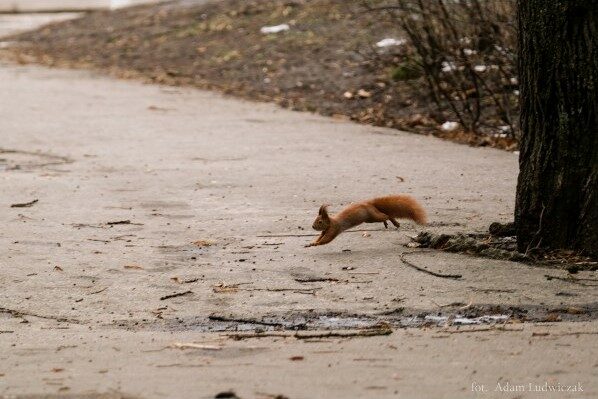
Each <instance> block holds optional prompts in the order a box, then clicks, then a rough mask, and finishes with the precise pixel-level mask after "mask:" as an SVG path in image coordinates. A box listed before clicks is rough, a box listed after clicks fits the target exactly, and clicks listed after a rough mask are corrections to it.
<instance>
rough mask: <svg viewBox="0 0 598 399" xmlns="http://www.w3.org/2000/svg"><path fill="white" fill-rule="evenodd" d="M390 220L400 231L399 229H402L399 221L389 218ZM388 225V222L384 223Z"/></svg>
mask: <svg viewBox="0 0 598 399" xmlns="http://www.w3.org/2000/svg"><path fill="white" fill-rule="evenodd" d="M388 220H390V222H391V223H392V224H393V225H394V226H395V227H396V228H397V229H398V228H399V227H401V224H400V223H399V222H397V219H395V218H388ZM384 224H386V222H385V223H384Z"/></svg>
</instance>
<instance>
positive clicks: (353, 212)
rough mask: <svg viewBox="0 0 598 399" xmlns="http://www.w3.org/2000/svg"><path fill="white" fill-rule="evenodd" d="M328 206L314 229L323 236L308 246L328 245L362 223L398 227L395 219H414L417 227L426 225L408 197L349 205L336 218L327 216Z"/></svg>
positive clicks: (422, 209)
mask: <svg viewBox="0 0 598 399" xmlns="http://www.w3.org/2000/svg"><path fill="white" fill-rule="evenodd" d="M327 207H328V205H322V206H321V207H320V211H319V214H318V216H317V217H316V220H315V221H314V223H313V225H312V227H313V229H314V230H317V231H321V232H322V233H321V234H320V236H319V237H318V238H317V239H316V240H315V241H314V242H312V243H311V244H308V245H306V246H305V247H313V246H316V245H324V244H328V243H329V242H330V241H332V240H334V239H335V238H336V236H337V235H339V234H340V233H342V232H343V231H345V230H347V229H350V228H351V227H355V226H357V225H360V224H362V223H379V222H382V223H384V227H386V228H388V224H387V222H386V221H387V220H390V222H391V223H392V224H393V225H395V226H396V227H397V228H399V226H400V225H399V222H397V220H396V219H395V218H405V219H411V220H413V221H415V222H416V223H418V224H426V211H424V208H422V206H421V205H420V204H419V203H418V202H417V201H416V200H415V199H413V198H412V197H410V196H408V195H389V196H387V197H379V198H372V199H369V200H366V201H362V202H357V203H355V204H352V205H349V206H348V207H346V208H345V209H343V210H342V211H341V212H340V213H338V214H336V215H335V216H330V215H328V210H327V209H326V208H327Z"/></svg>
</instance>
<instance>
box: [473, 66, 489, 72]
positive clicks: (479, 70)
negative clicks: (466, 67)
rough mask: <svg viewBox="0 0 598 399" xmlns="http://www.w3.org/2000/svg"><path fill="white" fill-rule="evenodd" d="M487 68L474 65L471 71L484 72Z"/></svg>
mask: <svg viewBox="0 0 598 399" xmlns="http://www.w3.org/2000/svg"><path fill="white" fill-rule="evenodd" d="M487 68H488V67H487V66H486V65H476V66H474V67H473V70H474V71H476V72H486V69H487Z"/></svg>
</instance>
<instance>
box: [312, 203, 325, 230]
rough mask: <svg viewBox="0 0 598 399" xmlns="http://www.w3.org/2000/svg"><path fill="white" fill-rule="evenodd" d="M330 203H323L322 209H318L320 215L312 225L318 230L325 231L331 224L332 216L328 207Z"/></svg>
mask: <svg viewBox="0 0 598 399" xmlns="http://www.w3.org/2000/svg"><path fill="white" fill-rule="evenodd" d="M327 207H328V205H322V206H321V207H320V210H319V211H318V216H317V217H316V220H314V223H313V224H312V225H311V227H312V228H313V229H314V230H317V231H324V230H326V229H327V228H328V226H330V217H329V216H328V211H327V210H326V208H327Z"/></svg>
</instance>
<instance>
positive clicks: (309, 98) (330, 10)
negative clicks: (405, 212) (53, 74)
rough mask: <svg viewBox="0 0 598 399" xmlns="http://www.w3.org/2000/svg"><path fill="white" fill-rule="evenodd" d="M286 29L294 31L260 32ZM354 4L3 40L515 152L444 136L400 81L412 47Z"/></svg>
mask: <svg viewBox="0 0 598 399" xmlns="http://www.w3.org/2000/svg"><path fill="white" fill-rule="evenodd" d="M282 23H287V24H289V25H290V29H289V30H288V31H284V32H280V33H275V34H263V33H260V28H261V27H263V26H269V25H278V24H282ZM388 37H390V38H400V37H402V35H401V33H400V32H398V30H397V28H396V26H394V24H392V23H390V21H388V20H384V16H383V15H382V14H380V13H374V12H370V13H368V12H364V9H363V8H362V7H361V5H360V2H358V1H343V0H310V1H307V0H303V1H300V0H295V1H290V0H284V1H283V0H264V1H256V0H254V1H246V0H226V1H219V2H217V3H214V4H207V5H193V3H192V2H183V3H178V2H175V3H166V4H162V5H151V6H141V7H134V8H129V9H124V10H120V11H114V12H110V11H105V12H93V13H89V14H87V15H86V16H84V17H83V18H81V19H78V20H73V21H67V22H63V23H58V24H53V25H49V26H47V27H44V28H42V29H40V30H39V31H36V32H31V33H26V34H22V35H19V36H16V37H13V38H9V39H7V40H11V41H15V42H16V43H15V44H14V45H12V46H9V47H8V48H5V49H2V50H0V55H1V56H2V57H4V58H10V59H11V60H16V61H17V62H21V63H33V62H35V63H41V64H44V65H49V66H58V67H69V68H71V67H72V68H89V69H93V70H99V71H102V72H107V73H110V74H112V75H116V76H118V77H123V78H137V79H143V80H146V81H150V82H155V83H162V84H167V85H185V86H194V87H199V88H204V89H216V90H219V91H222V92H224V93H227V94H232V95H235V96H240V97H244V98H248V99H253V100H260V101H273V102H275V103H277V104H279V105H281V106H283V107H287V108H291V109H295V110H301V111H312V112H317V113H320V114H323V115H329V116H337V117H340V118H350V119H352V120H355V121H358V122H361V123H367V124H372V125H377V126H386V127H392V128H397V129H403V130H408V131H412V132H417V133H424V134H434V135H437V136H440V137H444V138H448V139H451V140H455V141H459V142H463V143H469V144H472V145H489V146H495V147H499V148H505V149H510V150H512V149H515V148H516V145H517V144H516V142H515V141H514V140H513V139H509V138H500V137H493V136H491V135H479V134H478V135H475V134H471V133H467V132H464V131H459V130H457V131H453V132H450V133H448V132H443V131H442V130H441V129H440V128H439V125H440V124H442V123H444V122H445V121H447V120H450V119H451V118H450V115H448V114H443V112H440V111H438V110H437V109H436V107H435V106H434V105H433V102H432V101H431V99H430V98H429V96H428V94H427V90H426V89H425V87H426V86H425V82H424V80H423V78H422V77H417V76H416V77H408V80H400V81H395V80H393V77H392V75H393V71H396V65H399V64H401V63H402V62H403V61H404V60H405V56H406V53H408V50H406V49H404V48H402V47H401V46H392V47H385V48H377V47H376V46H375V43H376V42H378V41H380V40H381V39H384V38H388Z"/></svg>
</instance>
